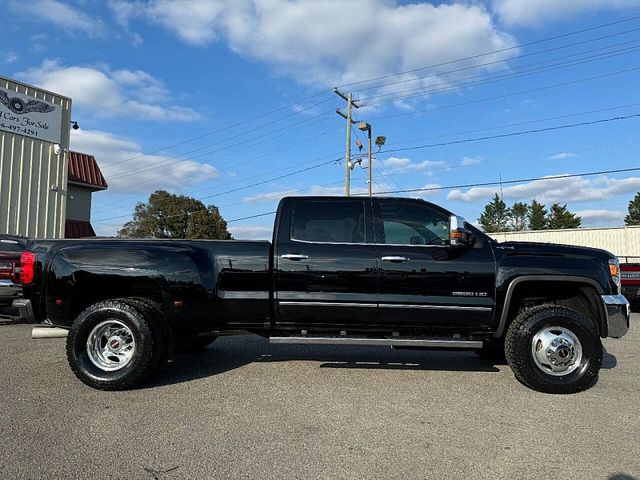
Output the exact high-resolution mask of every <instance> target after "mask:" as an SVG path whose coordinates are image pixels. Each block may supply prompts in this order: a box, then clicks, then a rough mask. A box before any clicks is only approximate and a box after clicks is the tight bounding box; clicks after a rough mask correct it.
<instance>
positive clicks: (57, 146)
mask: <svg viewBox="0 0 640 480" xmlns="http://www.w3.org/2000/svg"><path fill="white" fill-rule="evenodd" d="M61 151H62V149H61V148H60V145H58V144H57V143H56V144H55V145H54V146H53V153H55V154H56V155H60V152H61Z"/></svg>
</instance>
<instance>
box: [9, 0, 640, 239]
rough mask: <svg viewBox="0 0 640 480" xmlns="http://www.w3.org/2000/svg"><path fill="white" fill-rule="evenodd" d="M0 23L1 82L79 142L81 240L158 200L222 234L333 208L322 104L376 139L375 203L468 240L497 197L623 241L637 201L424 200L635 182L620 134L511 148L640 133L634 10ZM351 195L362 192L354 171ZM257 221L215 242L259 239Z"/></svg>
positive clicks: (221, 11) (250, 11) (574, 192)
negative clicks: (93, 165)
mask: <svg viewBox="0 0 640 480" xmlns="http://www.w3.org/2000/svg"><path fill="white" fill-rule="evenodd" d="M0 6H1V7H2V9H3V11H4V12H6V13H7V14H8V15H10V16H11V22H5V23H4V27H3V28H4V32H3V33H4V35H3V36H4V39H5V40H4V42H3V44H2V45H1V46H0V66H1V68H2V70H1V72H2V74H3V75H6V76H9V77H12V78H16V79H18V80H22V81H26V82H28V83H32V84H35V85H38V86H41V87H44V88H47V89H50V90H53V91H55V92H59V93H62V94H65V95H67V96H70V97H71V98H72V99H73V113H72V117H73V119H74V120H77V121H78V122H79V124H80V126H81V128H80V130H78V131H72V140H71V142H72V144H71V147H72V148H73V149H76V150H80V151H83V152H86V153H90V154H93V155H95V156H96V158H97V160H98V162H99V164H100V166H101V168H102V170H103V173H104V174H105V177H106V178H107V181H108V183H109V185H110V188H109V190H108V191H106V192H100V193H97V194H95V195H94V203H93V209H92V222H93V224H94V227H95V228H96V230H97V232H98V234H103V235H112V234H114V233H115V232H116V231H117V229H118V228H119V227H120V226H121V225H122V224H123V223H124V222H125V221H127V220H128V219H129V218H130V217H129V215H130V214H131V212H132V210H133V206H134V205H135V203H136V202H137V201H144V200H146V199H147V198H148V195H149V193H151V192H152V191H154V190H156V189H166V190H169V191H172V192H175V193H182V194H185V195H190V196H194V197H196V198H201V199H202V201H203V202H204V203H206V204H215V205H216V206H218V207H219V208H220V210H221V212H222V214H223V216H224V217H225V218H226V219H227V220H234V219H238V218H243V217H248V216H252V215H256V214H261V213H266V212H271V211H273V210H275V207H276V205H277V201H278V199H279V198H280V197H281V196H283V195H286V194H342V192H343V188H344V187H343V179H344V154H345V152H344V151H345V126H346V122H345V121H344V120H343V119H342V118H341V117H339V116H338V115H336V114H335V109H336V108H337V107H341V108H342V109H344V106H345V105H344V101H342V100H341V99H340V98H339V97H337V96H336V95H335V94H333V93H332V88H333V87H334V86H340V88H341V90H342V91H344V92H347V91H353V94H354V98H356V99H358V100H359V102H360V103H361V104H362V105H363V106H362V107H361V108H360V109H358V110H355V114H356V116H357V119H358V120H362V121H368V122H370V123H371V124H372V126H373V136H374V137H376V136H377V135H384V136H386V137H387V143H386V145H385V146H384V147H383V148H382V150H381V151H380V152H379V153H377V155H376V157H375V159H374V169H373V174H374V191H395V190H405V189H420V188H432V189H433V188H435V189H436V190H427V191H423V192H416V193H411V194H410V195H414V196H416V195H419V196H421V197H422V198H425V199H428V200H430V201H433V202H436V203H439V204H442V205H443V206H445V207H447V208H449V209H450V210H452V211H454V212H456V213H458V214H461V215H463V216H465V217H466V218H467V219H468V220H470V221H476V220H477V218H478V216H479V214H480V212H481V211H482V208H483V206H484V204H485V203H487V202H488V201H489V200H490V198H491V196H492V195H493V194H494V192H500V191H502V195H503V198H504V199H505V201H506V202H507V203H508V204H511V203H513V202H514V201H526V202H528V201H530V200H531V199H532V198H536V199H538V200H539V201H542V202H545V203H547V204H550V203H552V202H560V203H563V204H564V203H566V204H567V205H568V207H569V208H570V209H571V210H572V211H575V212H578V213H579V214H580V215H581V216H582V217H583V225H584V226H609V225H621V224H622V219H623V217H624V215H625V213H626V210H627V203H628V202H629V200H630V199H631V198H633V196H634V195H635V193H636V192H638V191H640V172H627V173H623V174H620V173H617V174H603V175H596V176H585V177H572V178H565V179H543V180H537V181H528V182H521V183H515V184H511V183H505V184H504V185H503V186H502V189H500V187H499V186H488V187H461V188H453V189H451V188H442V187H450V186H455V185H467V184H476V183H486V182H497V181H499V180H500V179H502V180H503V181H505V182H507V181H510V180H516V179H534V178H541V177H546V176H555V175H562V174H575V173H585V172H593V171H602V170H614V169H623V168H636V167H640V163H638V158H639V156H640V155H639V153H640V133H639V132H640V130H639V128H638V127H639V126H640V119H639V118H637V117H630V118H627V119H619V120H611V121H607V122H600V123H592V124H590V125H582V126H575V127H571V128H561V129H557V130H547V131H545V132H539V133H529V134H523V135H515V134H516V133H519V132H523V131H526V130H535V129H547V128H551V127H559V126H564V125H568V124H577V123H589V122H597V121H599V120H605V119H611V118H614V117H628V116H630V115H634V114H638V113H640V94H639V93H638V88H637V86H638V85H639V84H640V83H639V80H640V0H616V1H610V0H609V1H607V0H582V1H580V2H574V1H559V0H492V1H489V0H487V1H473V0H471V1H464V2H401V1H394V0H359V1H355V0H354V1H350V2H344V1H338V0H333V1H329V0H324V1H323V0H313V1H311V0H309V1H281V0H262V1H261V0H219V1H204V0H203V1H197V0H149V1H142V0H141V1H131V2H128V1H121V0H112V1H98V0H75V1H74V0H69V1H66V2H63V1H58V0H28V1H22V2H18V1H14V0H0ZM634 17H638V18H634ZM606 24H609V25H606ZM546 39H550V40H546ZM491 52H493V53H491ZM465 58H466V59H465ZM459 59H465V60H462V61H457V60H459ZM438 64H440V66H435V67H433V65H438ZM402 72H404V73H402ZM380 77H384V78H380ZM376 78H377V79H378V80H373V81H371V80H370V79H376ZM367 80H369V81H367ZM504 134H510V135H509V136H506V137H502V138H493V139H486V140H478V141H465V142H460V143H453V144H449V145H441V146H433V144H439V143H447V142H452V141H461V140H473V139H474V138H477V137H483V136H497V135H504ZM356 138H359V139H360V140H361V141H363V142H364V143H365V144H366V139H365V135H364V134H363V133H362V132H357V136H356V135H354V143H353V153H354V155H356V154H357V152H358V150H357V148H356V145H355V139H356ZM425 145H426V146H425ZM413 147H422V148H413ZM365 151H366V146H365V148H364V149H363V153H364V152H365ZM341 158H342V163H337V161H338V160H339V159H341ZM363 164H366V161H365V162H363ZM302 170H305V171H302ZM285 175H286V177H283V178H279V179H277V178H276V177H282V176H285ZM352 176H353V183H352V189H353V190H354V191H355V192H356V193H361V192H364V191H366V188H367V184H366V180H365V178H366V176H367V172H366V170H365V169H362V168H360V166H356V167H355V168H354V170H353V172H352ZM272 221H273V216H270V215H266V216H262V217H257V218H253V219H246V220H240V221H234V222H231V223H230V224H229V227H230V230H231V231H232V233H233V234H234V236H235V237H236V238H268V237H269V236H270V234H271V223H272Z"/></svg>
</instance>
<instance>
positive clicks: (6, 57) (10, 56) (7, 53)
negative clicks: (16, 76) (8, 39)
mask: <svg viewBox="0 0 640 480" xmlns="http://www.w3.org/2000/svg"><path fill="white" fill-rule="evenodd" d="M1 56H2V61H3V62H4V63H5V64H7V65H9V64H11V63H14V62H16V61H18V60H19V59H20V56H19V55H18V54H17V53H16V52H14V51H12V50H3V52H2V54H1Z"/></svg>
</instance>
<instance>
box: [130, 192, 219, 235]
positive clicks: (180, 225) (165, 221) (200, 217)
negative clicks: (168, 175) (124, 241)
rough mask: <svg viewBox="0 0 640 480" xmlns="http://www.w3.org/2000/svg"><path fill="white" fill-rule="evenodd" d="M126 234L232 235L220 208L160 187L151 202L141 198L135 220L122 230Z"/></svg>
mask: <svg viewBox="0 0 640 480" xmlns="http://www.w3.org/2000/svg"><path fill="white" fill-rule="evenodd" d="M118 236H119V237H125V238H205V239H221V240H229V239H231V234H229V231H228V230H227V222H225V221H224V219H223V218H222V216H221V215H220V212H219V211H218V208H217V207H215V206H213V205H208V206H205V205H204V203H202V202H201V201H200V200H196V199H195V198H192V197H187V196H184V195H173V194H171V193H168V192H165V191H164V190H157V191H155V192H154V193H152V194H151V195H150V196H149V201H148V202H147V203H142V202H139V203H138V204H137V205H136V207H135V209H134V212H133V220H131V221H130V222H127V223H125V224H124V226H123V227H122V229H120V231H118Z"/></svg>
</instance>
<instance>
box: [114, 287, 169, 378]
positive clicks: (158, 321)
mask: <svg viewBox="0 0 640 480" xmlns="http://www.w3.org/2000/svg"><path fill="white" fill-rule="evenodd" d="M122 301H123V302H124V303H127V304H129V305H131V306H132V307H133V308H135V309H137V310H138V311H139V312H142V313H143V314H144V316H145V318H147V319H149V320H151V327H152V328H151V333H152V335H153V343H154V345H155V346H156V348H154V350H153V360H152V366H151V367H150V374H152V373H156V372H157V371H158V369H160V368H162V367H163V366H165V365H166V364H167V363H168V362H169V361H170V359H171V357H172V354H173V348H174V345H173V332H172V331H171V328H169V324H168V323H167V319H166V316H165V314H164V311H163V310H162V307H161V306H160V305H159V304H158V303H156V302H154V301H153V300H150V299H148V298H144V297H131V298H123V299H122Z"/></svg>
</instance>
